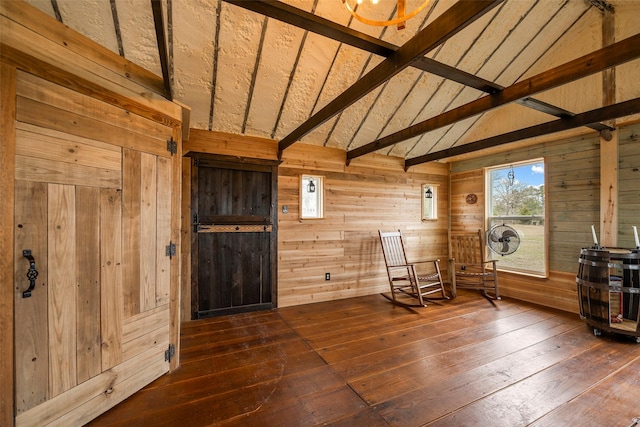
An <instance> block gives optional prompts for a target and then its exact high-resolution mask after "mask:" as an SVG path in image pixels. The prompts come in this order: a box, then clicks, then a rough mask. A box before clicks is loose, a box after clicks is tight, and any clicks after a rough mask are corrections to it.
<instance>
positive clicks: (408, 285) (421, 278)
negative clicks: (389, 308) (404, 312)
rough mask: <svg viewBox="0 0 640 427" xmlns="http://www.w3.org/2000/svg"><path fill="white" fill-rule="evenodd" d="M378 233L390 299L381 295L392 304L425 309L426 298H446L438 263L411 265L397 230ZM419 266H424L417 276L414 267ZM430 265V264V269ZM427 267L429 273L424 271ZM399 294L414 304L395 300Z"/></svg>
mask: <svg viewBox="0 0 640 427" xmlns="http://www.w3.org/2000/svg"><path fill="white" fill-rule="evenodd" d="M378 233H379V234H380V243H381V244H382V252H383V254H384V262H385V264H386V267H387V276H388V278H389V286H390V288H391V295H390V296H388V295H386V294H384V293H383V294H382V296H384V297H385V298H387V299H389V300H390V301H391V302H393V303H394V304H398V305H401V306H405V307H426V306H427V304H426V303H425V300H426V299H448V297H447V295H446V294H445V291H444V284H443V283H442V276H441V275H440V266H439V264H438V262H439V261H440V260H438V259H430V260H422V261H416V262H411V263H410V262H408V261H407V255H406V252H405V250H404V243H403V241H402V234H401V233H400V230H398V231H391V232H383V231H382V230H379V231H378ZM419 264H425V266H423V267H422V268H421V269H420V272H421V273H420V274H418V269H417V268H416V266H417V265H419ZM429 264H431V265H430V266H429ZM429 267H430V271H428V272H425V271H426V269H428V268H429ZM423 269H424V270H423ZM436 293H440V296H439V297H438V298H432V297H429V296H430V295H433V294H436ZM398 295H405V296H409V297H411V298H415V299H416V300H417V302H416V303H407V302H404V301H401V300H400V299H398V298H397V296H398ZM428 297H429V298H428Z"/></svg>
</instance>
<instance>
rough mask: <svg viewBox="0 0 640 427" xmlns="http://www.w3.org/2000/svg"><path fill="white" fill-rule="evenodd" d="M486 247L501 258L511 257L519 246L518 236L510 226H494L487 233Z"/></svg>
mask: <svg viewBox="0 0 640 427" xmlns="http://www.w3.org/2000/svg"><path fill="white" fill-rule="evenodd" d="M487 245H488V246H489V248H490V249H491V250H492V251H493V252H495V253H497V254H500V255H502V256H504V255H511V254H512V253H514V252H515V251H517V250H518V246H520V236H518V232H517V231H516V230H515V229H514V228H513V227H511V226H508V225H505V224H502V225H494V226H493V227H491V228H490V229H489V231H488V232H487Z"/></svg>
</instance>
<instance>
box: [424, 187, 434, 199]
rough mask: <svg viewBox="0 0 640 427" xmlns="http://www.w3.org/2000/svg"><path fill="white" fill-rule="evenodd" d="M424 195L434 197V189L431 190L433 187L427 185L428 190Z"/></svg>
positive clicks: (429, 197) (428, 197)
mask: <svg viewBox="0 0 640 427" xmlns="http://www.w3.org/2000/svg"><path fill="white" fill-rule="evenodd" d="M424 197H426V198H427V199H433V191H432V190H431V187H427V190H426V191H425V192H424Z"/></svg>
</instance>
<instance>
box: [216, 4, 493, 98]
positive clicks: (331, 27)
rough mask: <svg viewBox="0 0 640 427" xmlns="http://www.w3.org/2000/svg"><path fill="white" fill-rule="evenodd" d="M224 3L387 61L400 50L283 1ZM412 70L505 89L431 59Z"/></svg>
mask: <svg viewBox="0 0 640 427" xmlns="http://www.w3.org/2000/svg"><path fill="white" fill-rule="evenodd" d="M224 1H226V2H227V3H231V4H234V5H236V6H239V7H242V8H243V9H247V10H251V11H253V12H257V13H260V14H262V15H265V16H268V17H269V18H273V19H277V20H278V21H281V22H284V23H286V24H290V25H293V26H295V27H298V28H301V29H303V30H307V31H310V32H312V33H315V34H318V35H321V36H324V37H328V38H330V39H332V40H335V41H337V42H340V43H344V44H346V45H349V46H352V47H355V48H358V49H362V50H364V51H366V52H369V53H373V54H375V55H379V56H383V57H385V58H386V57H388V56H391V55H392V54H393V53H394V52H395V51H397V50H398V49H399V47H398V46H396V45H394V44H392V43H388V42H386V41H384V40H380V39H377V38H375V37H371V36H370V35H368V34H365V33H362V32H360V31H356V30H353V29H351V28H349V27H345V26H343V25H340V24H337V23H335V22H333V21H329V20H328V19H325V18H322V17H320V16H317V15H314V14H313V13H309V12H306V11H304V10H301V9H297V8H295V7H293V6H289V5H288V4H286V3H283V2H281V1H259V0H224ZM411 66H412V67H415V68H417V69H420V70H422V71H426V72H427V73H430V74H435V75H437V76H440V77H444V78H446V79H449V80H453V81H455V82H458V83H460V84H463V85H465V86H470V87H473V88H475V89H478V90H481V91H483V92H487V93H494V92H498V91H499V90H501V89H502V86H500V85H497V84H495V83H493V82H491V81H489V80H485V79H483V78H481V77H477V76H474V75H473V74H470V73H467V72H465V71H462V70H459V69H457V68H455V67H452V66H450V65H446V64H443V63H441V62H438V61H436V60H433V59H431V58H425V57H422V58H418V59H416V60H415V62H413V63H412V64H411Z"/></svg>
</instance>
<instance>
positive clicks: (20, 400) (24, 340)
mask: <svg viewBox="0 0 640 427" xmlns="http://www.w3.org/2000/svg"><path fill="white" fill-rule="evenodd" d="M15 195H16V196H15V224H16V228H15V234H14V236H15V251H14V253H15V260H14V266H15V271H14V278H15V285H14V292H15V307H16V309H15V331H16V333H15V366H16V378H15V381H16V399H15V402H16V412H17V413H18V414H20V413H22V412H24V411H26V410H28V409H31V408H32V407H34V406H37V405H39V404H40V403H42V402H44V401H46V400H47V399H48V397H49V373H48V372H49V344H48V342H49V336H48V330H47V301H48V297H47V288H48V286H47V283H48V280H47V184H44V183H40V182H27V181H16V182H15ZM25 249H30V250H31V251H32V254H33V257H34V259H35V265H36V269H37V271H38V277H37V278H36V287H35V289H34V290H33V292H32V293H31V297H29V298H23V297H22V292H23V291H24V290H26V289H27V288H28V287H29V280H28V279H27V277H26V272H27V270H28V268H29V263H28V261H27V260H26V258H24V257H23V256H22V251H23V250H25Z"/></svg>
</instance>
